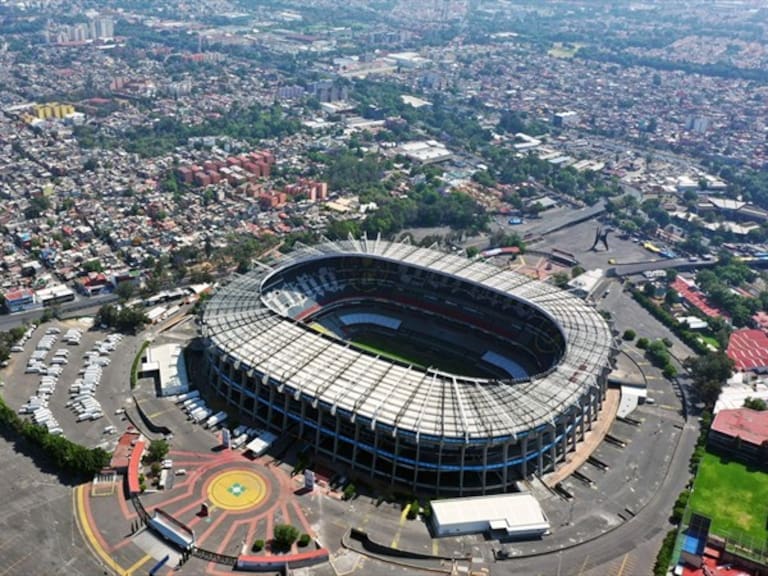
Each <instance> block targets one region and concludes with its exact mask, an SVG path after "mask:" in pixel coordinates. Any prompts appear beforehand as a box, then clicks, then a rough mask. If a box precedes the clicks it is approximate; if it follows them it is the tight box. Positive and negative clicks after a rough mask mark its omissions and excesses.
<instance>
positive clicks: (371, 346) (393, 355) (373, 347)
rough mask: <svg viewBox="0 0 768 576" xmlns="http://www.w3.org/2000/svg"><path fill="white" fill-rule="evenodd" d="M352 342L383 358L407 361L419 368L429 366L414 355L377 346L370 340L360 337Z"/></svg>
mask: <svg viewBox="0 0 768 576" xmlns="http://www.w3.org/2000/svg"><path fill="white" fill-rule="evenodd" d="M366 340H368V338H366ZM351 342H352V345H353V346H355V347H357V348H360V349H361V350H365V351H366V352H370V353H371V354H378V355H379V356H381V357H382V358H389V359H390V360H398V361H400V362H405V363H406V364H413V365H414V366H415V367H417V368H422V369H425V368H427V367H426V366H424V365H422V364H421V363H420V362H418V361H417V360H416V359H415V358H413V357H408V356H406V355H403V354H396V353H395V352H393V351H392V350H384V349H383V348H381V347H380V346H377V345H375V344H374V343H371V342H370V341H366V342H362V341H361V340H359V339H355V340H351ZM376 344H378V343H376Z"/></svg>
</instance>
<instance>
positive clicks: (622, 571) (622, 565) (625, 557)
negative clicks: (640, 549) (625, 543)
mask: <svg viewBox="0 0 768 576" xmlns="http://www.w3.org/2000/svg"><path fill="white" fill-rule="evenodd" d="M627 560H629V552H627V553H626V554H624V559H623V560H622V561H621V566H620V567H619V571H618V572H617V573H616V576H621V575H622V574H623V573H624V568H626V567H627Z"/></svg>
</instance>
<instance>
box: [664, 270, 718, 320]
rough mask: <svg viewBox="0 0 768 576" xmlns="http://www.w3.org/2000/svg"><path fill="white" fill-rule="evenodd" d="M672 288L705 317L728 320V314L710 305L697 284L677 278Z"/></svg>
mask: <svg viewBox="0 0 768 576" xmlns="http://www.w3.org/2000/svg"><path fill="white" fill-rule="evenodd" d="M672 288H674V289H675V290H676V291H677V293H678V294H680V296H681V297H682V298H683V300H685V301H686V302H688V304H690V305H691V306H693V307H694V308H696V309H697V310H699V311H700V312H701V313H702V314H704V315H705V316H708V317H709V318H716V317H718V316H722V317H723V318H728V314H726V313H725V312H723V311H722V310H720V309H719V308H717V307H716V306H712V305H711V304H710V303H709V300H708V299H707V297H706V296H704V294H702V293H701V292H699V289H698V288H697V287H696V285H695V284H693V283H690V284H689V283H688V282H686V281H685V280H684V279H683V278H681V277H680V276H678V277H677V278H675V281H674V282H672Z"/></svg>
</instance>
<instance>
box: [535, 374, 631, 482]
mask: <svg viewBox="0 0 768 576" xmlns="http://www.w3.org/2000/svg"><path fill="white" fill-rule="evenodd" d="M620 400H621V392H620V391H619V390H617V389H616V388H609V389H608V390H607V391H606V393H605V401H604V402H603V409H602V410H601V411H600V415H599V416H598V418H597V421H595V422H594V423H593V424H592V430H591V431H589V432H587V433H586V434H585V435H584V441H583V442H579V443H578V444H577V445H576V451H575V452H570V453H568V455H567V460H566V462H565V464H563V465H562V466H560V468H558V469H557V470H555V471H554V472H552V473H551V474H547V475H546V476H544V477H543V478H542V480H543V481H544V483H545V484H546V485H547V486H549V487H553V486H555V485H556V484H558V483H559V482H562V481H563V480H565V479H566V478H567V477H568V476H570V475H571V474H572V473H573V472H574V470H576V469H578V468H579V466H581V465H582V464H584V463H585V462H586V461H587V458H589V457H590V455H591V454H592V452H594V451H595V449H596V448H597V447H598V446H600V443H601V442H602V441H603V438H605V435H606V434H608V431H609V430H610V429H611V426H612V425H613V421H614V420H615V419H616V412H617V411H618V409H619V401H620Z"/></svg>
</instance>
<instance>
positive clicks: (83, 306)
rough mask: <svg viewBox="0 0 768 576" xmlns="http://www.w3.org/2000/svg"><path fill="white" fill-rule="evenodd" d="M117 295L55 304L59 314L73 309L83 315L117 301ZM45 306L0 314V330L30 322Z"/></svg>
mask: <svg viewBox="0 0 768 576" xmlns="http://www.w3.org/2000/svg"><path fill="white" fill-rule="evenodd" d="M117 300H118V297H117V295H115V294H100V295H98V296H92V297H90V298H82V297H81V298H80V299H79V300H75V301H74V302H65V303H64V304H60V305H59V306H57V308H58V309H59V312H60V314H61V315H65V316H66V315H68V314H70V313H72V312H75V311H80V312H82V314H83V316H88V315H89V314H91V315H92V314H94V313H95V312H96V311H97V310H98V309H99V308H100V307H101V306H103V305H104V304H107V303H109V302H117ZM45 310H46V308H37V309H35V310H26V311H24V312H16V313H15V314H3V315H0V331H3V332H6V331H8V330H10V329H11V328H15V327H16V326H21V325H22V324H24V323H25V322H32V321H34V320H37V319H38V318H40V317H41V316H42V315H43V313H44V312H45Z"/></svg>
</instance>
